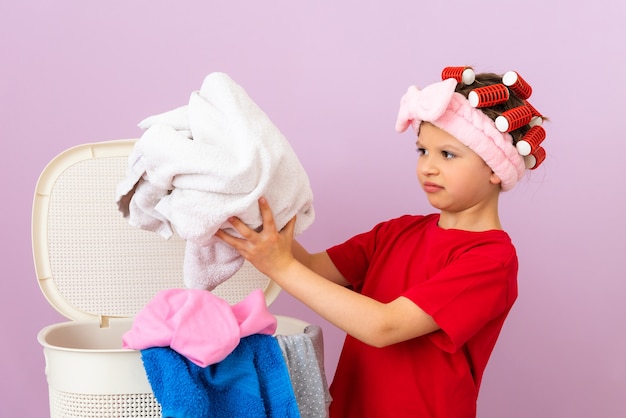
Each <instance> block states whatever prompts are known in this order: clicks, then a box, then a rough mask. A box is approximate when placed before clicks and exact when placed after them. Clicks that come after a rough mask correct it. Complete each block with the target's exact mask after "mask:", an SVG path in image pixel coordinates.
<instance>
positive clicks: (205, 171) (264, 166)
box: [116, 73, 314, 290]
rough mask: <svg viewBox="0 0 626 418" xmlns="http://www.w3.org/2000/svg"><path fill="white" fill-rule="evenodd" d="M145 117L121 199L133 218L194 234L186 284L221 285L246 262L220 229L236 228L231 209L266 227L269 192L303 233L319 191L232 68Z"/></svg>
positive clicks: (278, 215)
mask: <svg viewBox="0 0 626 418" xmlns="http://www.w3.org/2000/svg"><path fill="white" fill-rule="evenodd" d="M139 126H140V127H141V128H142V129H145V132H144V134H143V135H142V137H141V138H140V139H139V140H138V141H137V142H136V144H135V146H134V149H133V152H132V153H131V155H130V156H129V160H128V162H129V169H128V175H127V177H126V179H124V180H123V181H122V182H120V183H119V184H118V187H117V193H116V199H117V203H118V207H119V209H120V211H121V212H122V213H123V215H124V216H125V217H126V218H127V219H128V221H129V223H130V224H131V225H134V226H136V227H139V228H142V229H146V230H150V231H155V232H158V233H159V234H161V235H162V236H163V237H164V238H169V237H171V236H172V234H173V233H174V231H176V233H178V235H180V236H181V237H182V238H183V239H185V240H187V244H186V245H187V248H186V253H185V260H184V281H185V285H186V286H187V287H189V288H202V289H207V290H212V289H214V288H215V287H216V286H217V285H218V284H220V283H222V282H223V281H225V280H226V279H228V278H230V277H231V276H232V275H233V274H234V273H235V272H236V271H237V270H238V269H239V268H240V267H241V265H242V263H243V259H242V258H241V257H240V256H239V254H238V253H237V252H236V251H235V250H234V249H233V248H232V247H230V246H228V245H227V244H225V243H223V242H222V241H221V240H219V239H218V238H216V237H215V236H214V234H215V232H217V230H218V229H227V230H228V232H229V233H232V234H236V231H235V230H234V229H233V228H232V226H231V225H230V224H229V223H228V222H227V219H228V218H229V217H231V216H237V217H239V218H241V220H242V221H243V222H245V223H246V224H248V225H249V226H250V227H252V228H258V227H259V226H261V225H262V220H261V215H260V213H259V210H258V204H257V201H258V199H259V198H260V197H261V196H265V197H266V198H267V200H268V202H269V203H270V205H271V207H272V210H273V211H274V217H275V220H276V224H277V227H279V228H282V227H283V226H284V225H285V224H286V223H287V222H288V221H289V220H290V219H291V218H292V217H293V216H295V215H297V219H296V225H295V233H296V234H300V233H301V232H303V231H304V230H305V229H306V228H308V227H309V226H310V225H311V223H312V222H313V219H314V210H313V193H312V190H311V187H310V184H309V179H308V176H307V174H306V172H305V170H304V168H303V167H302V165H301V164H300V161H299V160H298V158H297V156H296V154H295V152H294V151H293V149H292V148H291V146H290V145H289V143H288V142H287V140H286V138H285V137H284V136H283V135H282V134H281V133H280V131H279V130H278V128H276V126H274V124H273V123H272V122H271V121H270V119H269V118H268V116H267V115H266V114H265V113H264V112H263V111H262V110H261V109H260V108H259V107H258V106H257V105H256V104H255V103H254V102H253V101H252V99H251V98H250V97H249V96H248V94H247V93H246V92H245V91H244V89H243V88H242V87H241V86H239V85H238V84H236V83H235V82H234V81H233V80H232V79H231V78H230V77H229V76H228V75H226V74H224V73H211V74H209V75H208V76H207V77H206V78H205V79H204V82H203V83H202V87H201V88H200V90H199V91H196V92H193V93H192V94H191V98H190V99H189V104H188V105H185V106H182V107H179V108H176V109H173V110H170V111H168V112H165V113H162V114H158V115H154V116H151V117H149V118H146V119H145V120H143V121H142V122H141V123H140V124H139Z"/></svg>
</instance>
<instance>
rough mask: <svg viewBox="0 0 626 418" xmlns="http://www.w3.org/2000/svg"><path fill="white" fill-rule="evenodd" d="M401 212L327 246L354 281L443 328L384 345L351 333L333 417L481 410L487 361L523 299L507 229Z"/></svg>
mask: <svg viewBox="0 0 626 418" xmlns="http://www.w3.org/2000/svg"><path fill="white" fill-rule="evenodd" d="M438 221H439V215H438V214H434V215H428V216H409V215H406V216H403V217H400V218H398V219H394V220H390V221H388V222H383V223H380V224H378V225H377V226H376V227H374V229H372V230H371V231H369V232H366V233H363V234H360V235H357V236H355V237H353V238H351V239H349V240H348V241H346V242H345V243H343V244H340V245H337V246H335V247H332V248H329V249H328V250H327V252H328V255H329V256H330V258H331V259H332V261H333V263H334V264H335V266H336V267H337V268H338V269H339V271H340V272H341V274H343V276H344V277H345V278H346V279H347V280H348V281H349V282H350V283H351V284H352V286H353V288H354V289H355V290H356V291H358V292H360V293H362V294H364V295H366V296H369V297H371V298H373V299H376V300H378V301H381V302H390V301H392V300H394V299H396V298H397V297H398V296H401V295H403V296H405V297H407V298H408V299H410V300H411V301H413V302H415V304H417V305H418V306H419V307H420V308H422V309H423V310H424V311H426V312H427V313H428V314H429V315H431V316H432V317H433V318H434V319H435V321H436V322H437V324H438V325H439V326H440V327H441V330H439V331H436V332H433V333H431V334H428V335H425V336H422V337H419V338H414V339H412V340H409V341H405V342H401V343H398V344H394V345H391V346H388V347H384V348H374V347H371V346H368V345H366V344H364V343H362V342H360V341H358V340H356V339H355V338H352V337H351V336H347V337H346V340H345V342H344V346H343V350H342V352H341V356H340V358H339V363H338V365H337V370H336V372H335V377H334V379H333V382H332V384H331V388H330V390H331V394H332V396H333V402H332V404H331V408H330V411H331V417H333V418H350V417H358V418H365V417H376V418H380V417H394V418H401V417H420V418H424V417H436V418H446V417H450V418H464V417H474V416H476V400H477V397H478V388H479V386H480V382H481V378H482V375H483V371H484V370H485V366H486V364H487V360H488V359H489V356H490V354H491V352H492V350H493V347H494V345H495V343H496V339H497V338H498V335H499V333H500V330H501V328H502V324H503V323H504V319H505V318H506V316H507V314H508V312H509V310H510V309H511V306H512V305H513V302H514V301H515V299H516V298H517V267H518V265H517V255H516V253H515V247H514V246H513V244H512V243H511V239H510V238H509V236H508V235H507V234H506V232H504V231H500V230H490V231H484V232H469V231H461V230H456V229H448V230H445V229H441V228H439V226H438V225H437V223H438Z"/></svg>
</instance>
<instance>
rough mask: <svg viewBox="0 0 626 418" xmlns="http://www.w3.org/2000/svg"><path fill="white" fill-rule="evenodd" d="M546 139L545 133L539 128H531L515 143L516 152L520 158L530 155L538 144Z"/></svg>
mask: <svg viewBox="0 0 626 418" xmlns="http://www.w3.org/2000/svg"><path fill="white" fill-rule="evenodd" d="M544 139H546V131H545V130H544V129H543V127H541V126H533V127H532V128H530V129H529V131H528V132H526V134H525V135H524V137H523V138H522V139H520V140H519V141H517V144H515V147H516V148H517V152H519V153H520V155H522V156H524V157H525V156H527V155H530V154H531V153H532V152H534V150H536V149H537V148H538V147H539V144H541V143H542V142H543V140H544Z"/></svg>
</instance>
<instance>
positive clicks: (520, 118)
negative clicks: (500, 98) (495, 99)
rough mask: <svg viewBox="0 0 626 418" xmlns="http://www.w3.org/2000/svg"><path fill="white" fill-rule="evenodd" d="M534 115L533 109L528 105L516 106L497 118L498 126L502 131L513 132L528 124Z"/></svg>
mask: <svg viewBox="0 0 626 418" xmlns="http://www.w3.org/2000/svg"><path fill="white" fill-rule="evenodd" d="M532 117H533V114H532V111H531V110H530V109H529V108H528V107H527V106H524V105H522V106H518V107H514V108H513V109H509V110H507V111H506V112H504V113H502V114H501V115H500V116H498V117H497V118H496V121H495V122H496V128H498V130H499V131H500V132H511V131H514V130H516V129H517V128H519V127H522V126H524V125H526V124H528V123H529V122H530V120H531V119H532Z"/></svg>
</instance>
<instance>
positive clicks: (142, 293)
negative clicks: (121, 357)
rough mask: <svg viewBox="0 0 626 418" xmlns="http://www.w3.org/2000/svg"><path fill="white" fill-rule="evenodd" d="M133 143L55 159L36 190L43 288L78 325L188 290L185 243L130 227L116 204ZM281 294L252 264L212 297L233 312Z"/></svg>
mask: <svg viewBox="0 0 626 418" xmlns="http://www.w3.org/2000/svg"><path fill="white" fill-rule="evenodd" d="M134 143H135V140H132V139H128V140H116V141H107V142H97V143H91V144H83V145H79V146H76V147H72V148H69V149H68V150H66V151H64V152H62V153H61V154H59V155H57V156H56V157H55V158H53V159H52V160H51V161H50V162H49V163H48V165H47V166H46V167H45V168H44V170H43V172H42V173H41V175H40V177H39V180H38V182H37V185H36V188H35V196H34V200H33V213H32V231H31V232H32V245H33V258H34V262H35V271H36V274H37V279H38V281H39V286H40V288H41V290H42V292H43V293H44V295H45V296H46V298H47V299H48V301H49V302H50V304H52V306H54V307H55V308H56V309H57V310H58V311H59V312H60V313H61V314H63V315H64V316H66V317H67V318H70V319H73V320H97V321H99V322H100V323H105V322H108V321H107V319H108V318H115V317H132V316H135V314H136V313H137V312H139V310H141V309H142V308H143V307H144V306H145V305H146V304H147V303H148V302H149V301H150V300H151V299H152V298H153V297H154V295H156V293H157V292H159V291H160V290H163V289H168V288H182V287H184V284H183V272H182V271H183V259H184V252H185V241H184V240H183V239H181V238H180V237H177V236H174V237H172V238H170V239H169V240H166V239H163V238H162V237H161V236H160V235H158V234H156V233H154V232H151V231H144V230H141V229H139V228H135V227H133V226H131V225H129V224H128V222H127V221H126V220H125V219H124V218H123V216H122V215H121V213H120V212H119V211H118V208H117V204H116V202H115V189H116V187H117V184H118V183H119V182H120V181H122V180H123V179H124V177H125V176H126V170H127V165H128V155H129V154H130V152H131V151H132V149H133V146H134ZM259 288H261V289H263V291H264V292H265V299H266V301H267V304H268V305H270V304H271V303H272V302H273V301H274V299H276V297H277V296H278V293H279V292H280V288H279V286H278V285H277V284H276V283H274V282H273V281H272V280H270V279H269V278H268V277H267V276H265V275H264V274H262V273H261V272H259V271H258V270H256V269H255V268H254V267H253V266H252V265H251V264H250V263H248V262H247V261H246V262H244V265H243V267H242V268H241V269H240V270H239V271H238V272H237V273H236V274H235V275H234V276H233V277H231V278H230V279H228V280H226V281H225V282H223V283H222V284H220V285H219V286H218V287H217V288H215V289H214V290H213V291H212V292H213V293H214V294H215V295H216V296H219V297H221V298H223V299H225V300H226V301H228V302H229V303H231V304H234V303H236V302H239V301H240V300H242V299H243V298H244V297H246V296H247V295H248V294H249V293H250V292H251V291H252V290H254V289H259Z"/></svg>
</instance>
